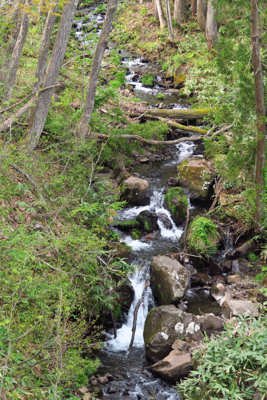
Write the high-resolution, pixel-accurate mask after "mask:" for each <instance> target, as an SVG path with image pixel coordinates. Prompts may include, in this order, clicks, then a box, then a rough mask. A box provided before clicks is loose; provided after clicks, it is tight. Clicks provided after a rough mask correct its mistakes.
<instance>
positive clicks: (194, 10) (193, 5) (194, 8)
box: [191, 0, 197, 18]
mask: <svg viewBox="0 0 267 400" xmlns="http://www.w3.org/2000/svg"><path fill="white" fill-rule="evenodd" d="M191 14H192V18H195V16H196V15H197V0H191Z"/></svg>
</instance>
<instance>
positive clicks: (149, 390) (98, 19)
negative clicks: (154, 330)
mask: <svg viewBox="0 0 267 400" xmlns="http://www.w3.org/2000/svg"><path fill="white" fill-rule="evenodd" d="M86 15H87V18H83V19H81V20H79V21H75V25H74V26H75V28H76V37H77V39H78V40H79V41H80V42H81V43H82V44H83V45H84V46H90V47H92V46H93V40H92V39H91V38H90V37H89V36H88V35H87V34H86V33H85V31H86V30H90V29H88V28H89V27H90V26H91V25H93V26H94V27H95V28H96V29H97V35H98V36H99V34H100V32H101V24H102V23H103V15H95V14H94V9H93V7H92V8H90V9H88V10H86ZM90 24H91V25H90ZM109 48H113V49H114V48H115V45H114V44H112V43H109ZM120 55H121V56H122V60H123V61H122V63H123V65H124V66H125V68H126V70H127V75H126V83H127V84H129V85H132V86H133V88H134V92H135V94H136V96H137V97H139V98H140V99H141V100H144V101H146V102H147V103H148V105H150V106H151V107H154V106H155V104H156V103H158V102H159V100H158V99H157V98H156V95H157V94H159V93H166V97H165V98H164V99H163V100H160V102H162V103H163V104H165V105H168V107H171V108H184V107H186V104H185V102H184V101H182V100H181V99H180V98H179V96H178V94H177V93H178V91H175V90H173V91H169V92H168V91H166V90H164V89H163V88H162V87H161V85H160V82H161V77H160V76H157V78H156V79H157V82H158V84H156V85H155V86H154V87H153V88H145V87H144V86H143V85H142V80H141V74H142V72H144V71H150V70H151V69H153V67H154V66H153V65H151V64H149V63H147V62H146V61H145V60H143V59H141V58H139V57H136V56H134V55H133V54H131V53H129V52H128V51H125V50H123V51H120ZM194 148H195V144H194V143H192V142H184V143H181V144H178V145H175V146H174V152H173V154H174V155H173V159H172V160H171V161H161V162H154V163H152V164H144V165H140V166H136V167H135V168H134V170H133V171H132V173H134V172H135V173H138V174H139V175H140V176H141V178H144V179H147V180H148V181H149V183H150V187H151V191H152V195H151V199H150V204H149V205H147V206H144V207H131V208H125V209H124V210H122V211H120V212H119V213H118V220H120V221H124V220H129V219H133V218H135V217H136V216H137V215H138V214H139V213H140V212H141V211H143V210H150V211H153V212H155V213H157V214H159V213H162V214H165V215H166V217H167V218H168V219H169V220H170V222H171V228H169V229H167V228H166V227H165V225H164V224H163V222H162V221H161V220H158V228H159V232H158V235H157V236H156V238H155V239H154V240H147V239H146V238H145V237H143V238H141V239H140V240H134V239H133V238H132V237H131V236H129V235H126V234H124V233H123V232H119V233H120V237H121V241H124V242H125V243H127V244H128V245H129V246H131V248H132V253H133V256H132V264H133V265H139V266H140V265H142V266H143V268H137V269H136V271H135V272H134V273H133V274H132V276H130V277H129V279H130V281H131V284H132V287H133V288H134V291H135V297H134V300H133V303H132V305H131V308H130V310H129V312H128V315H127V316H125V322H124V324H123V325H122V327H121V328H120V329H118V331H117V338H116V339H114V338H113V332H107V333H106V344H105V348H104V349H103V350H101V351H100V352H99V353H98V357H99V358H100V359H101V362H102V366H101V367H100V368H99V370H98V373H99V374H100V375H103V374H104V373H107V372H109V373H111V374H112V375H113V377H114V381H113V382H111V383H109V384H108V385H106V386H103V389H104V393H103V398H104V399H110V400H117V399H130V400H135V399H137V400H148V399H155V400H179V399H180V397H179V395H178V393H177V391H176V390H175V389H174V388H172V387H171V386H170V385H169V384H167V383H165V382H163V381H161V380H160V379H157V378H155V377H154V376H153V375H152V374H151V373H149V372H148V371H147V370H146V367H147V360H146V358H145V349H144V340H143V329H144V323H145V319H146V316H147V314H148V312H149V310H150V309H151V308H152V307H153V306H155V304H154V299H153V295H152V291H151V288H150V286H149V284H148V288H147V289H146V290H145V291H144V288H145V284H146V281H148V282H149V264H150V261H151V259H152V258H153V257H154V256H156V255H158V254H167V253H171V252H177V249H179V246H180V243H179V240H180V238H181V235H182V233H183V230H184V226H183V225H181V226H176V225H175V223H174V221H173V220H172V218H171V215H170V213H169V211H168V210H167V209H166V208H165V205H164V188H166V185H167V182H168V179H169V178H170V177H176V176H177V164H179V163H180V162H181V161H182V160H183V159H185V158H187V157H188V156H190V155H192V154H193V151H194ZM190 211H191V213H192V214H194V213H199V212H200V211H202V210H200V209H199V208H196V207H194V206H193V205H190ZM143 292H144V293H145V295H144V299H143V301H142V304H141V306H140V308H139V312H138V318H137V327H136V333H135V339H134V343H133V348H132V350H131V351H130V352H129V353H128V348H129V344H130V341H131V336H132V324H133V313H134V309H135V306H136V304H137V302H138V301H139V299H140V298H141V296H142V294H143ZM189 295H190V292H189ZM191 296H192V297H193V296H194V295H193V293H191ZM189 297H190V296H189ZM198 305H199V304H198ZM197 312H198V310H196V313H197Z"/></svg>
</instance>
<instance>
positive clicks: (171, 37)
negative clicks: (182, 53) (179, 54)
mask: <svg viewBox="0 0 267 400" xmlns="http://www.w3.org/2000/svg"><path fill="white" fill-rule="evenodd" d="M166 16H167V23H168V31H169V37H170V39H171V40H174V33H173V28H172V17H171V8H170V0H166Z"/></svg>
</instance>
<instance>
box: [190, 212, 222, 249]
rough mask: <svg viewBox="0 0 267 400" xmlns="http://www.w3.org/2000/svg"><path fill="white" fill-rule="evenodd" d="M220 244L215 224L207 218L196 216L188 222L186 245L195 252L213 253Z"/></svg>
mask: <svg viewBox="0 0 267 400" xmlns="http://www.w3.org/2000/svg"><path fill="white" fill-rule="evenodd" d="M219 244H220V234H219V232H218V229H217V225H216V224H215V223H214V222H213V221H212V220H211V219H209V218H206V217H201V216H197V217H196V218H194V220H193V221H192V222H191V223H190V224H189V227H188V233H187V245H188V246H189V248H190V250H191V251H192V252H194V253H195V254H197V253H200V254H213V253H214V252H215V251H216V250H217V249H218V246H219Z"/></svg>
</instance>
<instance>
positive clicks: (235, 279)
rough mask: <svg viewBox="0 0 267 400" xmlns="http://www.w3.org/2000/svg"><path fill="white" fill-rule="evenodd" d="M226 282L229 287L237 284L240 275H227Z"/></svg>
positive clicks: (239, 280)
mask: <svg viewBox="0 0 267 400" xmlns="http://www.w3.org/2000/svg"><path fill="white" fill-rule="evenodd" d="M226 282H227V283H228V284H229V285H232V284H236V283H239V282H241V275H240V274H235V275H228V276H227V278H226Z"/></svg>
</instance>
